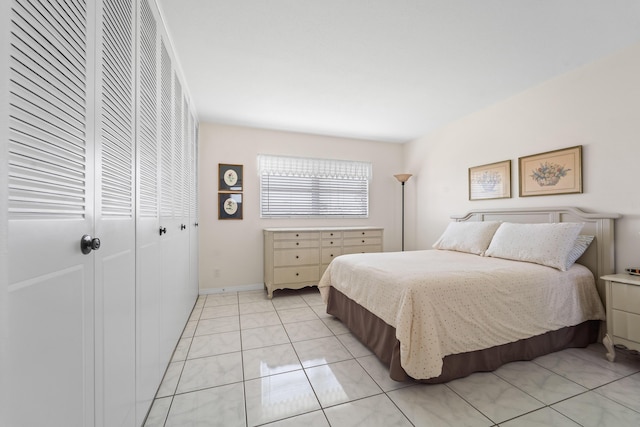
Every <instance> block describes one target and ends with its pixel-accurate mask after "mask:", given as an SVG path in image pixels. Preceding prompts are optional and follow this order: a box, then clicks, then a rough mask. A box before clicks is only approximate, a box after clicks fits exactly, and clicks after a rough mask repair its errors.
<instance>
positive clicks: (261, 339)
mask: <svg viewBox="0 0 640 427" xmlns="http://www.w3.org/2000/svg"><path fill="white" fill-rule="evenodd" d="M241 335H242V349H243V350H251V349H252V348H260V347H269V346H272V345H278V344H286V343H288V342H289V336H288V335H287V333H286V332H285V330H284V327H283V326H282V325H275V326H265V327H263V328H253V329H244V330H242V331H241Z"/></svg>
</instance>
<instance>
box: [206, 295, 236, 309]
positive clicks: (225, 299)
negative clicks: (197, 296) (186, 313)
mask: <svg viewBox="0 0 640 427" xmlns="http://www.w3.org/2000/svg"><path fill="white" fill-rule="evenodd" d="M231 304H238V294H237V293H235V292H233V293H225V294H212V295H207V300H206V301H205V303H204V306H205V307H217V306H219V305H231Z"/></svg>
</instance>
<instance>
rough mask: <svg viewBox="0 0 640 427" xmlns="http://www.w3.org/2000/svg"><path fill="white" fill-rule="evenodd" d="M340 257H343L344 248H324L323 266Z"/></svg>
mask: <svg viewBox="0 0 640 427" xmlns="http://www.w3.org/2000/svg"><path fill="white" fill-rule="evenodd" d="M339 255H342V248H322V264H329V263H330V262H331V261H333V259H334V258H335V257H337V256H339Z"/></svg>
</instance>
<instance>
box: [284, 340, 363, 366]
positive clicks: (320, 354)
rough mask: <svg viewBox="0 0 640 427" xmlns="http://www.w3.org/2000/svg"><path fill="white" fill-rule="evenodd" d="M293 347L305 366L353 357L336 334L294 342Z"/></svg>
mask: <svg viewBox="0 0 640 427" xmlns="http://www.w3.org/2000/svg"><path fill="white" fill-rule="evenodd" d="M293 347H294V348H295V349H296V353H298V357H299V358H300V362H302V366H304V367H305V368H310V367H312V366H318V365H326V364H327V363H333V362H340V361H342V360H347V359H352V358H353V356H352V355H351V353H349V352H348V351H347V349H346V348H344V346H343V345H342V343H340V341H338V339H337V338H336V337H334V336H331V337H324V338H316V339H313V340H306V341H298V342H294V343H293Z"/></svg>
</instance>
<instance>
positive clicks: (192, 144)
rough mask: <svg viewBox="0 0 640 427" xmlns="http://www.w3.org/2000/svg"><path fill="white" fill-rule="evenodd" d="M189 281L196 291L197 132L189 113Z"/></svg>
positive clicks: (197, 284)
mask: <svg viewBox="0 0 640 427" xmlns="http://www.w3.org/2000/svg"><path fill="white" fill-rule="evenodd" d="M189 156H190V157H189V166H190V171H189V195H190V198H189V219H190V222H189V225H190V236H189V245H190V246H189V251H190V254H189V261H190V268H189V283H190V288H191V289H193V290H194V291H196V292H197V290H198V288H199V279H198V277H199V276H198V226H199V224H198V179H197V177H198V133H197V124H196V120H195V119H194V117H193V115H191V114H189Z"/></svg>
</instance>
